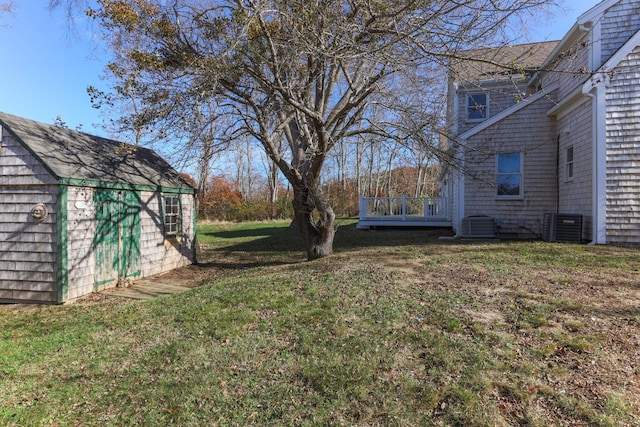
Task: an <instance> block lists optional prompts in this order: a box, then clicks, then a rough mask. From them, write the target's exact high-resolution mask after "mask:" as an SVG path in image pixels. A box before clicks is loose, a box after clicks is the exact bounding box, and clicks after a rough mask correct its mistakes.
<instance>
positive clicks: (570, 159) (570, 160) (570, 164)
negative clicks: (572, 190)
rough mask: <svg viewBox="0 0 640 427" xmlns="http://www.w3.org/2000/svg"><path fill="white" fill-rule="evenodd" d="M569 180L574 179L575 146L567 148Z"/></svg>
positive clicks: (566, 169) (566, 168)
mask: <svg viewBox="0 0 640 427" xmlns="http://www.w3.org/2000/svg"><path fill="white" fill-rule="evenodd" d="M565 166H566V167H565V172H566V179H567V181H569V180H571V179H573V146H571V147H569V148H567V163H566V165H565Z"/></svg>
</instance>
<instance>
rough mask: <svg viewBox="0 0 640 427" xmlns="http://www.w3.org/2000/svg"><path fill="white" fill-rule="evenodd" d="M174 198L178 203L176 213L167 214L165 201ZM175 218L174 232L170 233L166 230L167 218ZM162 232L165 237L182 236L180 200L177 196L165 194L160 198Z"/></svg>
mask: <svg viewBox="0 0 640 427" xmlns="http://www.w3.org/2000/svg"><path fill="white" fill-rule="evenodd" d="M168 198H175V199H177V201H178V212H176V213H175V214H168V213H167V199H168ZM168 216H175V217H176V218H177V219H176V221H177V222H176V231H175V232H171V231H168V230H167V217H168ZM162 230H163V232H164V235H165V237H176V236H180V235H181V234H182V200H181V197H180V195H179V194H165V195H163V197H162Z"/></svg>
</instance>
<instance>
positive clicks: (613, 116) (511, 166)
mask: <svg viewBox="0 0 640 427" xmlns="http://www.w3.org/2000/svg"><path fill="white" fill-rule="evenodd" d="M466 55H467V58H469V59H471V61H464V60H463V61H458V62H454V63H452V64H451V69H450V85H449V97H448V108H449V110H448V128H449V132H450V135H451V136H450V138H449V139H448V141H447V144H448V147H447V148H448V150H449V151H448V152H449V153H450V156H451V157H450V161H449V162H448V163H449V164H448V165H445V166H444V167H443V168H442V173H441V188H442V191H443V194H442V195H443V197H444V198H445V199H446V200H448V203H449V208H448V209H449V211H450V213H451V220H452V227H453V228H454V230H455V231H456V232H457V234H458V235H461V236H498V237H501V236H507V237H543V238H545V239H546V240H558V241H584V242H591V243H594V244H605V243H612V244H620V245H639V244H640V2H638V1H635V0H634V1H632V0H605V1H602V2H600V3H599V4H598V5H596V6H595V7H593V8H592V9H590V10H589V11H587V12H585V13H584V14H582V15H581V16H580V17H579V18H578V19H577V22H576V23H575V24H574V25H573V27H572V28H571V29H570V30H569V32H568V33H567V34H566V35H565V36H564V38H563V39H562V40H560V41H559V42H547V43H541V44H530V45H521V46H515V47H514V46H512V47H505V48H496V49H489V50H478V51H470V52H467V53H466ZM494 59H495V60H494ZM478 61H480V62H478ZM500 64H511V65H512V66H510V67H505V66H504V65H503V66H500Z"/></svg>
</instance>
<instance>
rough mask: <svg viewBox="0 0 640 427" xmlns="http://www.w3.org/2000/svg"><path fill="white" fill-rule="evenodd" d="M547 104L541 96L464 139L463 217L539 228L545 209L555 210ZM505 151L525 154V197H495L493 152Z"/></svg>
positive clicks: (551, 132) (537, 230)
mask: <svg viewBox="0 0 640 427" xmlns="http://www.w3.org/2000/svg"><path fill="white" fill-rule="evenodd" d="M552 106H553V102H552V101H550V100H549V99H548V98H542V99H540V100H538V101H537V102H534V103H533V104H531V105H529V106H527V107H525V108H522V109H521V110H519V111H518V112H516V113H514V114H512V115H510V116H508V117H507V118H505V119H503V120H501V121H500V122H498V123H497V124H496V125H494V126H491V127H489V128H488V129H486V130H484V131H482V132H480V133H478V134H477V135H474V136H473V137H472V138H470V139H469V140H468V141H467V146H469V147H472V148H474V149H472V150H468V151H467V154H466V158H465V167H466V169H471V170H473V176H468V177H467V178H466V180H465V203H466V204H465V215H489V216H492V217H495V218H498V219H501V220H503V222H502V228H503V229H512V228H516V227H518V226H519V225H524V228H527V229H530V230H532V231H534V232H535V233H540V232H541V231H542V219H543V215H544V213H545V212H549V211H553V210H554V209H555V190H554V188H555V182H554V180H553V179H550V177H553V176H555V166H556V162H555V155H556V148H555V143H554V139H555V125H554V123H553V121H552V119H550V118H549V117H547V116H546V115H545V111H547V110H548V109H549V108H551V107H552ZM510 152H522V153H523V155H524V171H523V172H524V175H523V179H524V198H523V199H522V200H496V193H495V191H496V190H495V179H496V177H495V173H496V160H495V156H496V154H498V153H510Z"/></svg>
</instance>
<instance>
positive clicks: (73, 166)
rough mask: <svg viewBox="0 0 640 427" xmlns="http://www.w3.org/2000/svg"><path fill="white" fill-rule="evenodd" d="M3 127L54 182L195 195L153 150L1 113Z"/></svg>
mask: <svg viewBox="0 0 640 427" xmlns="http://www.w3.org/2000/svg"><path fill="white" fill-rule="evenodd" d="M0 125H1V126H3V127H4V128H6V129H7V130H8V131H9V132H10V133H11V134H12V135H13V136H14V137H15V138H16V139H17V140H18V141H19V142H20V143H22V144H23V145H24V146H25V148H26V149H27V150H29V151H30V152H31V153H32V154H33V155H34V156H35V157H36V158H37V159H38V160H39V161H40V162H41V163H42V165H43V166H44V167H45V168H46V169H47V170H48V171H49V172H50V173H51V174H52V175H53V176H54V177H55V178H56V179H58V180H67V181H69V180H70V181H77V180H79V181H90V182H97V183H108V184H110V185H115V186H118V185H126V186H131V185H134V186H143V187H155V188H157V187H161V188H169V189H178V190H180V191H187V192H190V191H193V187H192V186H191V185H189V183H187V182H186V181H185V180H184V179H183V178H182V177H181V176H180V174H179V173H178V172H177V171H176V170H175V169H174V168H173V167H171V165H169V164H168V163H167V162H166V161H165V160H164V159H162V157H160V156H159V155H158V154H157V153H155V152H154V151H153V150H150V149H148V148H144V147H137V146H133V145H130V144H125V143H122V142H118V141H114V140H111V139H107V138H102V137H99V136H95V135H89V134H87V133H84V132H78V131H74V130H71V129H67V128H62V127H59V126H55V125H49V124H45V123H40V122H37V121H34V120H30V119H25V118H22V117H17V116H14V115H11V114H7V113H2V112H0Z"/></svg>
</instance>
